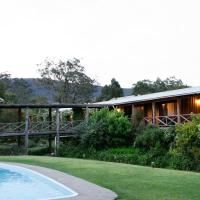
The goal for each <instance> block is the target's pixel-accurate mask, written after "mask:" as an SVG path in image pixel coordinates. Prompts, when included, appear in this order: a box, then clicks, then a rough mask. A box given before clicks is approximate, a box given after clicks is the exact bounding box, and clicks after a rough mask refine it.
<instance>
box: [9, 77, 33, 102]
mask: <svg viewBox="0 0 200 200" xmlns="http://www.w3.org/2000/svg"><path fill="white" fill-rule="evenodd" d="M9 92H10V93H13V94H15V96H16V98H15V102H13V103H19V104H20V103H22V104H23V103H30V102H31V100H32V98H33V91H32V89H31V88H30V86H29V85H28V83H27V82H26V81H25V80H24V79H22V78H14V79H12V80H11V83H10V88H9ZM13 100H14V98H13Z"/></svg>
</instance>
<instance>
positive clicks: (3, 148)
mask: <svg viewBox="0 0 200 200" xmlns="http://www.w3.org/2000/svg"><path fill="white" fill-rule="evenodd" d="M24 152H25V150H24V148H23V147H18V146H17V145H0V155H4V156H6V155H21V154H24Z"/></svg>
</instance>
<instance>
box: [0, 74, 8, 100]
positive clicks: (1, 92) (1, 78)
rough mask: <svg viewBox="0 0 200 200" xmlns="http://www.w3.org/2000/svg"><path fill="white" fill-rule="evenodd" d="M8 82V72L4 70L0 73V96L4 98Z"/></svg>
mask: <svg viewBox="0 0 200 200" xmlns="http://www.w3.org/2000/svg"><path fill="white" fill-rule="evenodd" d="M9 84H10V74H8V73H6V72H1V73H0V98H3V99H5V96H6V90H7V88H8V86H9Z"/></svg>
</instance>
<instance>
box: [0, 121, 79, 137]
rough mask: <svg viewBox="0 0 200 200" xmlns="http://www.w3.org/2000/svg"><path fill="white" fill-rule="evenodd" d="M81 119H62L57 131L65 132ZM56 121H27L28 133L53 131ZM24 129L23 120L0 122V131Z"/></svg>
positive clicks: (21, 131)
mask: <svg viewBox="0 0 200 200" xmlns="http://www.w3.org/2000/svg"><path fill="white" fill-rule="evenodd" d="M81 122H82V121H78V120H77V121H65V122H64V121H63V122H60V124H59V131H60V132H61V133H67V132H69V131H72V129H74V128H75V127H77V126H78V125H79V124H80V123H81ZM56 128H57V126H56V122H54V121H53V122H50V121H39V122H29V126H28V133H31V134H34V133H36V134H37V133H38V134H39V133H55V132H56ZM24 131H25V122H15V123H0V133H23V132H24Z"/></svg>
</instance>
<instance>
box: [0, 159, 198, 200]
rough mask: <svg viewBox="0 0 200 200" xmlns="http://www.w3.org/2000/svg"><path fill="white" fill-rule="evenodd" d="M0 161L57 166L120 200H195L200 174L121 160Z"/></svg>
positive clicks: (58, 168)
mask: <svg viewBox="0 0 200 200" xmlns="http://www.w3.org/2000/svg"><path fill="white" fill-rule="evenodd" d="M0 161H9V162H19V163H26V164H32V165H38V166H44V167H48V168H52V169H57V170H60V171H63V172H66V173H69V174H71V175H74V176H77V177H81V178H83V179H85V180H88V181H90V182H93V183H96V184H98V185H100V186H103V187H106V188H109V189H111V190H113V191H115V192H116V193H117V194H118V195H119V199H121V200H122V199H123V200H199V198H200V190H199V188H200V174H198V173H194V172H185V171H176V170H168V169H157V168H150V167H142V166H135V165H128V164H121V163H112V162H102V161H92V160H81V159H70V158H56V157H41V156H12V157H9V156H1V157H0Z"/></svg>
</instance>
